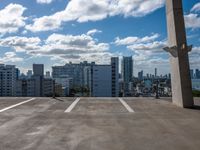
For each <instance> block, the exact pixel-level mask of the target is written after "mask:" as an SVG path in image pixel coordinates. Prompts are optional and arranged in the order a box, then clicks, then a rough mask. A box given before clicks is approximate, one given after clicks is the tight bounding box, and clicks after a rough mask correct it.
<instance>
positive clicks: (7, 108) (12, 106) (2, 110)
mask: <svg viewBox="0 0 200 150" xmlns="http://www.w3.org/2000/svg"><path fill="white" fill-rule="evenodd" d="M33 100H35V98H31V99H29V100H26V101H23V102H20V103H17V104H14V105H11V106H9V107H6V108H4V109H1V110H0V113H1V112H4V111H6V110H9V109H12V108H14V107H17V106H20V105H22V104H25V103H28V102H30V101H33Z"/></svg>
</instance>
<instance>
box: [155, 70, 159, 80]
mask: <svg viewBox="0 0 200 150" xmlns="http://www.w3.org/2000/svg"><path fill="white" fill-rule="evenodd" d="M157 71H158V70H157V68H155V78H156V77H157V76H158V72H157Z"/></svg>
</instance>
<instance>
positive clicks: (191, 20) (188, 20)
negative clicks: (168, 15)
mask: <svg viewBox="0 0 200 150" xmlns="http://www.w3.org/2000/svg"><path fill="white" fill-rule="evenodd" d="M185 25H186V27H187V28H192V29H197V28H200V17H199V15H198V14H193V13H190V14H188V15H185Z"/></svg>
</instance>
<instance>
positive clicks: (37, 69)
mask: <svg viewBox="0 0 200 150" xmlns="http://www.w3.org/2000/svg"><path fill="white" fill-rule="evenodd" d="M33 75H34V76H42V77H43V76H44V64H33Z"/></svg>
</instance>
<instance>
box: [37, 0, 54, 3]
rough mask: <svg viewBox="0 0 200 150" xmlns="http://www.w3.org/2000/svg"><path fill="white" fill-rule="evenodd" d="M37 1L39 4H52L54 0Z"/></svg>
mask: <svg viewBox="0 0 200 150" xmlns="http://www.w3.org/2000/svg"><path fill="white" fill-rule="evenodd" d="M36 2H37V3H39V4H50V3H52V2H53V0H37V1H36Z"/></svg>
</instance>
